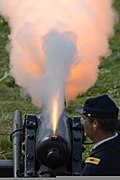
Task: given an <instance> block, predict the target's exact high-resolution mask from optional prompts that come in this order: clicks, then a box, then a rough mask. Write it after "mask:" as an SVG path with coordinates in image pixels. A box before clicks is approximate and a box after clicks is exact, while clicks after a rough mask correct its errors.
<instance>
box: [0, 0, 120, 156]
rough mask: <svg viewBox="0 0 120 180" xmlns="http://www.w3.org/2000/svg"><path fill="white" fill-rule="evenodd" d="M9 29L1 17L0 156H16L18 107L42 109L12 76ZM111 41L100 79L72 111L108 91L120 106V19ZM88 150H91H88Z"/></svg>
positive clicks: (117, 1) (119, 9) (119, 2)
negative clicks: (12, 135)
mask: <svg viewBox="0 0 120 180" xmlns="http://www.w3.org/2000/svg"><path fill="white" fill-rule="evenodd" d="M114 7H115V9H116V10H117V12H118V16H119V17H120V0H115V2H114ZM9 33H10V29H9V27H8V24H7V22H5V20H4V19H3V18H2V17H0V127H1V128H0V159H9V158H11V157H12V143H11V142H10V138H9V135H10V133H11V132H12V120H13V116H14V112H15V110H16V109H19V110H21V111H22V115H23V118H24V115H25V114H29V113H30V114H38V113H40V110H39V108H37V107H35V106H34V105H33V104H32V103H31V99H30V97H26V98H23V97H22V96H21V88H20V87H18V86H17V85H16V84H15V81H14V79H13V78H12V77H10V76H9V54H8V53H7V51H6V49H5V47H6V44H7V41H8V35H9ZM109 43H110V47H111V50H112V53H111V55H110V56H109V57H108V58H107V59H102V60H101V64H100V66H99V76H98V80H97V82H96V83H95V85H94V86H93V87H91V88H90V89H89V90H88V91H87V92H86V93H85V94H84V95H82V96H78V97H77V98H76V99H75V100H74V101H71V102H70V103H69V104H68V107H67V110H68V113H69V114H71V115H74V114H75V108H76V107H80V106H82V105H83V103H84V101H85V99H86V98H88V97H93V96H97V95H100V94H104V93H107V94H108V95H109V96H110V97H111V98H113V99H114V100H115V102H116V103H117V105H118V106H119V107H120V80H119V77H120V20H119V21H118V22H117V24H116V26H115V35H114V37H113V38H112V39H110V41H109ZM88 150H89V148H88ZM88 153H89V152H88V151H87V152H86V154H88Z"/></svg>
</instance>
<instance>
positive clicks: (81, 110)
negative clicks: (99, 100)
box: [75, 108, 83, 115]
mask: <svg viewBox="0 0 120 180" xmlns="http://www.w3.org/2000/svg"><path fill="white" fill-rule="evenodd" d="M75 112H76V113H79V114H81V115H83V109H82V108H81V109H80V108H76V109H75Z"/></svg>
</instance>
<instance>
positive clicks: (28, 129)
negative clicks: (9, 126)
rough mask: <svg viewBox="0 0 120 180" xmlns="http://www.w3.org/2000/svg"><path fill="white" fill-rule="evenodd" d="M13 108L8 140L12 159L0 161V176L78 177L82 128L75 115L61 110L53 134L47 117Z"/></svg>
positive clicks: (80, 171) (80, 164)
mask: <svg viewBox="0 0 120 180" xmlns="http://www.w3.org/2000/svg"><path fill="white" fill-rule="evenodd" d="M24 117H25V118H24V121H23V120H22V112H21V111H20V110H16V111H15V113H14V118H13V131H12V133H11V136H10V139H11V141H12V144H13V158H12V159H11V160H0V177H15V178H17V177H57V176H80V175H81V173H82V164H83V162H82V152H83V149H84V147H83V144H84V139H85V135H84V129H83V126H82V124H81V122H80V117H79V116H72V117H70V116H68V115H67V114H66V111H63V112H62V114H61V116H60V118H59V121H58V125H57V129H56V134H55V135H54V134H53V133H52V128H50V126H49V125H48V118H49V117H48V116H46V113H45V112H43V113H41V114H39V115H34V114H27V115H25V116H24Z"/></svg>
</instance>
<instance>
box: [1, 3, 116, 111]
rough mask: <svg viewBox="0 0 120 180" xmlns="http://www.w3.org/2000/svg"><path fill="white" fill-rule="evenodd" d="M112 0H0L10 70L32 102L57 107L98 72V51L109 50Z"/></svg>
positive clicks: (103, 54)
mask: <svg viewBox="0 0 120 180" xmlns="http://www.w3.org/2000/svg"><path fill="white" fill-rule="evenodd" d="M112 3H113V0H0V14H1V15H2V16H3V17H5V18H6V20H7V21H8V23H9V26H10V29H11V33H10V35H9V40H10V41H9V53H10V73H11V75H12V76H13V77H14V78H15V81H16V84H18V85H19V86H21V87H23V88H24V89H26V90H27V92H28V93H29V94H30V96H31V98H32V102H33V103H34V104H35V105H37V106H39V107H41V106H42V105H43V106H45V108H47V109H48V111H50V105H51V102H52V99H53V97H54V96H55V95H56V94H59V98H58V101H59V107H60V111H61V110H62V109H63V107H64V101H65V98H66V100H67V102H69V100H72V99H74V98H75V97H76V96H77V95H82V94H83V93H85V92H86V91H87V90H88V89H89V88H90V87H92V86H93V85H94V83H95V82H96V80H97V77H98V66H99V64H100V59H101V57H106V56H108V55H110V48H109V43H108V40H109V38H111V37H112V36H113V35H114V24H115V18H116V16H115V12H114V10H113V8H112Z"/></svg>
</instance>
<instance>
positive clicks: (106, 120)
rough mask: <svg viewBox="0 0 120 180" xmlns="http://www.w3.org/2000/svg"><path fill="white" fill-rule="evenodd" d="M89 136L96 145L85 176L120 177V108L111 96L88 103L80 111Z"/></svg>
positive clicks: (103, 96) (85, 170)
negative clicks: (119, 128)
mask: <svg viewBox="0 0 120 180" xmlns="http://www.w3.org/2000/svg"><path fill="white" fill-rule="evenodd" d="M79 113H80V114H81V123H82V124H83V126H84V129H85V132H86V136H88V137H89V138H90V139H91V140H92V141H93V142H94V143H95V144H94V146H93V148H92V151H91V153H90V156H89V157H88V158H87V159H86V160H85V166H84V168H83V173H82V175H83V176H119V175H120V133H119V131H118V113H119V109H118V107H117V106H116V104H115V103H114V101H113V100H112V99H111V98H110V97H109V96H108V95H106V94H105V95H101V96H98V97H94V98H90V99H88V100H86V102H85V104H84V107H83V109H82V111H81V110H79Z"/></svg>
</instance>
